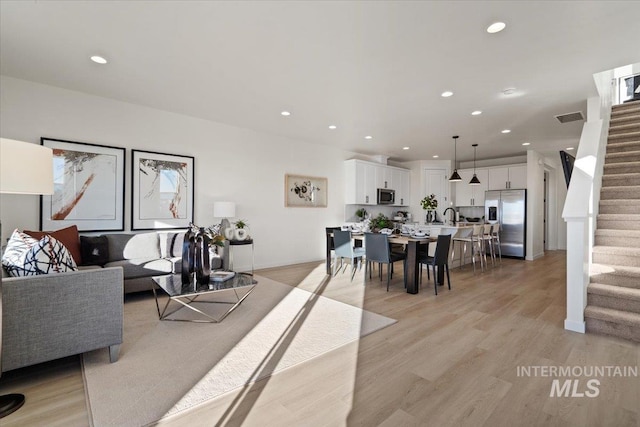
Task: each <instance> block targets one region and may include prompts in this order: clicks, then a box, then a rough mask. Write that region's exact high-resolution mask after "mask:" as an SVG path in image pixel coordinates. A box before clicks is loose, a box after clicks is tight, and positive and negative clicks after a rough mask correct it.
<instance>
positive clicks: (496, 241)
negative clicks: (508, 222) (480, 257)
mask: <svg viewBox="0 0 640 427" xmlns="http://www.w3.org/2000/svg"><path fill="white" fill-rule="evenodd" d="M491 239H492V242H493V253H494V254H495V251H496V249H498V256H499V257H500V264H502V248H501V247H500V224H493V227H491Z"/></svg>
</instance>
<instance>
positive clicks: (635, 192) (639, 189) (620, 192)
mask: <svg viewBox="0 0 640 427" xmlns="http://www.w3.org/2000/svg"><path fill="white" fill-rule="evenodd" d="M600 199H601V200H611V199H640V185H615V186H602V188H601V190H600Z"/></svg>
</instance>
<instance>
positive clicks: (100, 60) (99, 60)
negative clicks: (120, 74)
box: [91, 55, 107, 64]
mask: <svg viewBox="0 0 640 427" xmlns="http://www.w3.org/2000/svg"><path fill="white" fill-rule="evenodd" d="M91 60H92V61H93V62H95V63H96V64H106V63H107V60H106V59H104V58H103V57H102V56H98V55H93V56H92V57H91Z"/></svg>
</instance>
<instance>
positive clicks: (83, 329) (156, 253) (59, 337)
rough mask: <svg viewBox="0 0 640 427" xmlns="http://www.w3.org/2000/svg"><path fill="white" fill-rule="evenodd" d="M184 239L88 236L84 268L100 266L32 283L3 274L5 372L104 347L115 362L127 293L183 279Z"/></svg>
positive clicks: (216, 262)
mask: <svg viewBox="0 0 640 427" xmlns="http://www.w3.org/2000/svg"><path fill="white" fill-rule="evenodd" d="M183 235H184V232H160V233H157V232H149V233H140V234H125V233H110V234H104V235H101V236H82V238H81V249H82V252H83V261H84V260H90V261H94V262H95V261H96V260H100V261H99V262H98V263H93V264H91V263H90V264H89V265H81V266H79V271H72V272H67V273H57V274H45V275H39V276H26V277H7V275H6V272H5V271H4V269H3V271H2V283H1V285H0V286H2V288H0V291H1V292H0V298H2V313H1V314H2V324H1V325H2V349H1V352H0V354H1V355H2V364H1V369H2V372H5V371H9V370H12V369H17V368H21V367H24V366H29V365H33V364H36V363H41V362H46V361H49V360H54V359H58V358H61V357H66V356H71V355H74V354H80V353H84V352H87V351H91V350H96V349H100V348H104V347H108V348H109V356H110V360H111V362H115V361H116V360H117V359H118V354H119V350H120V344H121V343H122V339H123V313H124V294H125V293H131V292H138V291H149V290H151V286H152V283H153V282H152V279H151V277H152V276H158V275H163V274H170V273H179V272H180V271H181V259H182V258H181V253H182V236H183ZM83 245H84V246H83ZM220 252H222V253H225V249H221V250H220ZM222 259H223V257H221V256H220V255H218V254H215V253H214V254H211V258H210V260H211V268H212V269H214V268H220V267H221V266H222Z"/></svg>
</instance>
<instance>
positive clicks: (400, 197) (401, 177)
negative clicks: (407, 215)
mask: <svg viewBox="0 0 640 427" xmlns="http://www.w3.org/2000/svg"><path fill="white" fill-rule="evenodd" d="M391 184H392V187H391V188H392V189H394V190H396V201H395V203H394V204H393V206H408V205H409V194H410V191H411V188H410V182H409V171H408V170H405V169H397V168H392V169H391Z"/></svg>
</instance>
